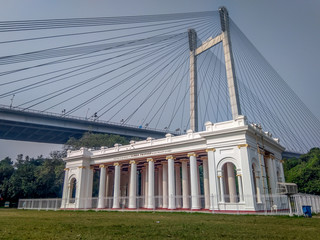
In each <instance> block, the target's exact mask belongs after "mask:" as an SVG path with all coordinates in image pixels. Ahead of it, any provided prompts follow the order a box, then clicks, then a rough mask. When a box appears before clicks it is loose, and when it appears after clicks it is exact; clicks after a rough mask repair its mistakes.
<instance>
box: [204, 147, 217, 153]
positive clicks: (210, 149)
mask: <svg viewBox="0 0 320 240" xmlns="http://www.w3.org/2000/svg"><path fill="white" fill-rule="evenodd" d="M215 151H216V149H215V148H207V149H206V152H215Z"/></svg>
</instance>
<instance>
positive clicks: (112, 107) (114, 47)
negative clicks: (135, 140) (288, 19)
mask: <svg viewBox="0 0 320 240" xmlns="http://www.w3.org/2000/svg"><path fill="white" fill-rule="evenodd" d="M220 18H221V13H219V12H218V11H208V12H196V13H180V14H164V15H148V16H128V17H102V18H77V19H49V20H29V21H10V22H1V23H0V31H1V33H2V38H1V41H0V49H1V57H0V99H1V100H0V103H1V104H2V105H5V106H2V107H1V109H0V110H1V111H0V122H1V126H0V137H1V138H4V139H15V140H27V141H41V142H57V143H61V142H63V141H65V140H66V139H67V138H68V137H69V136H76V137H78V136H80V135H81V134H82V133H83V132H84V131H93V132H107V133H118V134H120V135H125V136H139V137H146V136H151V137H161V136H164V135H165V133H167V132H174V133H176V134H181V133H182V134H183V133H184V132H186V131H187V130H188V129H190V128H193V129H194V121H195V120H196V121H197V122H198V129H196V130H199V131H201V130H203V127H204V123H205V122H206V121H211V122H220V121H226V120H231V119H232V118H233V111H232V106H234V104H232V101H231V103H230V99H232V97H231V98H230V91H229V90H230V84H229V82H228V81H229V80H228V76H227V75H228V74H227V71H226V66H227V65H228V63H227V62H226V60H225V52H226V51H225V48H224V47H225V46H224V45H223V43H222V42H219V41H216V39H218V38H219V36H220V35H221V32H223V29H222V28H223V27H222V26H223V25H221V22H223V19H220ZM228 28H229V34H230V36H229V38H230V41H231V43H232V44H231V46H232V57H233V67H234V69H233V71H234V75H235V76H236V77H235V78H234V83H235V85H236V86H237V90H236V92H237V94H238V96H237V98H238V99H237V103H238V104H239V109H240V107H241V112H240V113H241V114H243V115H245V116H247V118H248V120H249V122H252V123H256V124H261V125H262V127H263V129H264V131H270V132H271V133H272V134H273V136H274V137H278V138H280V139H281V143H282V144H283V145H284V146H285V147H286V148H287V149H288V150H291V151H295V152H305V151H307V150H309V149H310V148H311V147H315V146H319V143H320V137H319V136H320V122H319V120H318V119H317V118H316V117H315V116H314V115H313V114H312V113H311V112H310V111H309V110H308V108H307V107H306V106H305V105H304V104H303V103H302V101H301V100H300V99H299V97H298V96H297V95H296V94H295V93H294V92H293V91H292V90H291V88H290V87H289V86H288V85H287V83H286V82H285V81H284V80H283V79H282V78H281V77H280V76H279V74H278V73H277V72H276V71H275V70H274V69H273V68H272V66H271V65H270V64H269V63H268V62H267V61H266V60H265V58H264V57H263V56H262V55H261V54H260V53H259V51H258V50H257V49H256V48H255V47H254V46H253V44H252V43H251V42H250V41H249V40H248V39H247V38H246V36H245V35H244V34H243V33H242V31H241V30H240V29H239V28H238V27H237V26H236V24H235V23H234V22H233V21H232V20H231V19H230V22H229V26H228ZM189 29H194V31H195V32H196V35H195V37H194V38H195V39H194V40H196V41H194V42H193V43H194V44H195V46H193V47H194V50H195V49H199V48H200V47H201V46H202V47H205V46H206V45H210V44H212V43H213V42H214V41H216V43H215V44H214V45H212V46H211V45H210V46H211V47H210V49H207V50H206V51H205V52H203V53H201V55H200V54H199V56H197V59H196V62H197V64H196V65H194V66H195V70H196V71H193V72H196V75H197V76H196V79H197V81H196V86H195V87H193V86H192V84H190V78H191V72H192V71H191V70H192V67H191V66H192V65H191V63H190V53H191V49H190V36H191V35H190V31H189V34H188V30H189ZM191 38H192V37H191ZM227 69H228V67H227ZM232 95H233V94H232V93H231V96H232ZM192 96H193V97H194V99H193V101H190V98H192ZM192 104H194V107H193V108H197V111H196V112H197V114H196V116H194V115H195V114H194V115H192V114H191V113H190V110H189V109H190V108H192ZM195 117H196V119H195ZM73 121H74V122H73ZM77 121H78V122H77ZM75 122H76V123H75ZM72 124H73V125H72ZM103 124H105V125H104V127H103ZM80 125H81V127H80ZM102 128H103V130H101V129H102ZM156 129H157V130H156Z"/></svg>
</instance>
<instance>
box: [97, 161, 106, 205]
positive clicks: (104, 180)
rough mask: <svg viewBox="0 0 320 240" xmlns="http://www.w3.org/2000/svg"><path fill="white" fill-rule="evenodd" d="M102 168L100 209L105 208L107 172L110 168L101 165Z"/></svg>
mask: <svg viewBox="0 0 320 240" xmlns="http://www.w3.org/2000/svg"><path fill="white" fill-rule="evenodd" d="M99 168H100V184H99V200H98V208H104V207H105V204H104V198H105V196H106V192H105V191H106V171H107V170H108V167H107V166H105V165H103V164H101V165H100V166H99Z"/></svg>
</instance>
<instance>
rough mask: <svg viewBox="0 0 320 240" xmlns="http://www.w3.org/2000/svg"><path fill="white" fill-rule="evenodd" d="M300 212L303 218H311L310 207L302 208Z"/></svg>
mask: <svg viewBox="0 0 320 240" xmlns="http://www.w3.org/2000/svg"><path fill="white" fill-rule="evenodd" d="M302 211H303V214H304V216H305V217H310V218H311V217H312V213H311V206H302Z"/></svg>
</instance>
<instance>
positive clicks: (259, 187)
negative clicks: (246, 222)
mask: <svg viewBox="0 0 320 240" xmlns="http://www.w3.org/2000/svg"><path fill="white" fill-rule="evenodd" d="M254 178H255V179H254V181H256V192H257V203H261V190H260V189H261V186H260V176H259V172H257V175H256V176H254Z"/></svg>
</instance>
